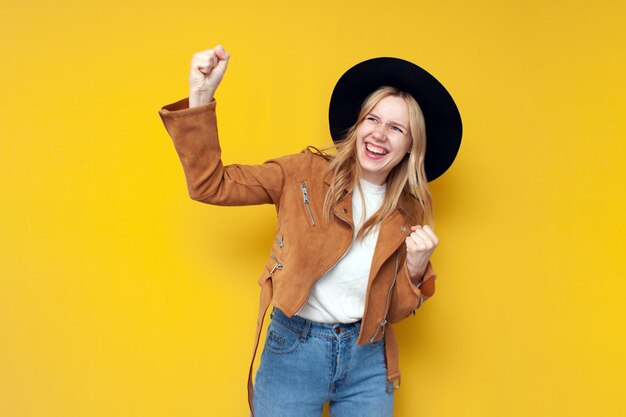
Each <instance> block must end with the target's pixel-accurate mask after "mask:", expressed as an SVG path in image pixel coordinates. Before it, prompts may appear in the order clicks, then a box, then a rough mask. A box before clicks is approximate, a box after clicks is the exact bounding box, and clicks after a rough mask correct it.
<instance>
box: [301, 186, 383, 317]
mask: <svg viewBox="0 0 626 417" xmlns="http://www.w3.org/2000/svg"><path fill="white" fill-rule="evenodd" d="M360 182H361V188H362V189H363V199H364V200H365V207H363V206H362V204H361V196H360V193H359V189H358V187H355V188H354V192H353V194H352V220H353V221H354V226H355V227H354V235H353V240H352V245H351V246H350V249H348V252H347V253H346V254H345V255H344V257H343V258H342V259H341V260H340V261H339V262H337V264H335V266H334V267H333V268H332V269H330V270H329V271H328V272H327V273H326V274H325V275H323V276H322V277H321V278H320V279H319V280H318V281H317V282H316V283H315V284H314V285H313V288H312V289H311V294H310V295H309V299H308V300H307V302H306V304H304V306H303V307H302V308H301V309H300V311H298V313H296V314H297V315H298V316H300V317H302V318H304V319H307V320H311V321H316V322H319V323H354V322H356V321H359V320H361V319H362V318H363V310H364V309H365V292H366V291H367V282H368V279H369V273H370V268H371V266H372V259H373V257H374V249H375V248H376V240H377V239H378V226H377V227H375V228H374V230H372V231H371V232H370V233H369V234H368V235H367V236H365V238H364V239H363V240H356V234H357V232H358V231H359V229H360V228H361V226H362V225H363V223H364V222H365V221H366V220H367V219H368V218H369V217H371V215H372V214H374V213H376V212H377V211H378V209H379V208H380V206H381V205H382V203H383V199H384V197H385V190H386V185H385V184H383V185H376V184H372V183H370V182H367V181H365V180H363V179H361V180H360ZM364 209H365V216H362V213H363V210H364Z"/></svg>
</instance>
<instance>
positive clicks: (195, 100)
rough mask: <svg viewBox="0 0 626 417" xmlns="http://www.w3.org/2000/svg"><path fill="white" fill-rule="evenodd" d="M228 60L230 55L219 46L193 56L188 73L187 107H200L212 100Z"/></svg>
mask: <svg viewBox="0 0 626 417" xmlns="http://www.w3.org/2000/svg"><path fill="white" fill-rule="evenodd" d="M229 59H230V54H229V53H228V52H226V50H225V49H224V47H222V46H221V45H217V46H216V47H215V48H213V49H208V50H206V51H202V52H197V53H195V54H194V55H193V58H192V59H191V71H190V72H189V107H197V106H202V105H205V104H208V103H210V102H211V100H213V95H214V94H215V90H217V87H218V86H219V84H220V82H221V81H222V78H223V77H224V73H225V72H226V67H227V66H228V60H229Z"/></svg>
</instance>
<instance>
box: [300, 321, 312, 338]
mask: <svg viewBox="0 0 626 417" xmlns="http://www.w3.org/2000/svg"><path fill="white" fill-rule="evenodd" d="M310 329H311V320H304V326H302V332H301V333H300V340H301V341H303V342H306V337H307V336H308V335H309V330H310Z"/></svg>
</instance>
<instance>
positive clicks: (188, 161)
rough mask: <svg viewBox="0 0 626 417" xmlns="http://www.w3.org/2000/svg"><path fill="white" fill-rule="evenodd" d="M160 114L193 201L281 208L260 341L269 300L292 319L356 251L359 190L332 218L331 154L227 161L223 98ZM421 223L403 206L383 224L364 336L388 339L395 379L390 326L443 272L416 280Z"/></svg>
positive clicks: (263, 281)
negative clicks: (411, 245) (328, 205)
mask: <svg viewBox="0 0 626 417" xmlns="http://www.w3.org/2000/svg"><path fill="white" fill-rule="evenodd" d="M159 114H160V116H161V118H162V120H163V123H164V124H165V127H166V129H167V131H168V132H169V134H170V136H171V138H172V140H173V142H174V146H175V148H176V151H177V153H178V156H179V158H180V161H181V163H182V165H183V169H184V171H185V176H186V179H187V187H188V190H189V195H190V196H191V198H192V199H194V200H197V201H201V202H204V203H209V204H216V205H225V206H234V205H252V204H274V205H275V206H276V210H277V215H278V223H277V227H276V234H275V239H274V242H273V244H272V247H271V251H270V256H269V259H268V261H267V265H266V266H265V269H264V271H263V273H262V275H261V278H260V281H259V284H260V285H261V287H262V289H263V291H262V297H261V309H260V310H261V311H260V312H259V323H258V324H259V328H258V329H257V342H256V343H258V333H259V332H260V326H262V315H264V313H265V308H266V307H267V304H268V303H270V302H271V304H272V305H274V306H275V307H278V308H279V309H281V310H282V311H283V312H284V313H285V314H286V315H287V316H292V315H293V314H295V313H297V312H298V311H299V310H300V308H301V307H302V306H303V305H304V303H305V302H306V301H307V298H308V296H309V293H310V291H311V287H312V286H313V284H314V283H315V282H316V281H317V280H318V279H319V278H320V277H321V276H322V275H324V273H326V272H327V271H328V270H329V269H331V268H332V267H333V266H334V265H335V264H336V263H337V262H338V261H339V260H340V259H341V258H342V257H343V255H344V254H345V253H346V252H347V251H348V249H349V247H350V245H351V244H352V239H353V229H354V224H353V222H352V198H351V194H348V196H347V197H346V198H345V199H343V200H342V201H341V202H340V203H339V204H338V206H337V207H335V210H334V212H335V213H334V214H335V215H334V218H332V219H331V220H330V221H325V220H324V216H323V205H324V198H325V195H326V191H327V190H328V187H329V175H325V172H326V167H327V165H328V159H327V157H324V156H323V155H321V154H320V153H319V152H315V151H312V150H311V149H312V148H308V149H305V150H303V151H302V152H301V153H299V154H295V155H288V156H284V157H281V158H277V159H273V160H270V161H267V162H265V163H264V164H260V165H228V166H224V165H223V164H222V161H221V149H220V145H219V140H218V132H217V120H216V116H215V101H213V102H211V103H210V104H208V105H205V106H201V107H196V108H193V109H189V108H188V101H187V99H184V100H181V101H179V102H176V103H173V104H170V105H167V106H165V107H163V108H162V109H161V111H160V112H159ZM414 224H416V219H411V218H406V217H405V216H404V215H403V214H402V213H400V211H398V210H396V211H395V212H393V213H392V215H390V216H389V217H388V218H387V219H385V220H384V221H383V222H382V224H381V225H380V229H379V235H378V241H377V244H376V248H375V251H374V258H373V260H372V265H371V270H370V275H369V281H368V288H367V292H366V302H365V310H364V312H363V319H362V324H361V331H360V334H359V338H358V340H357V344H365V343H371V342H373V341H376V340H380V339H381V338H382V337H384V336H385V335H386V336H387V337H386V340H385V341H386V354H387V368H388V373H387V376H388V379H389V380H390V381H391V380H393V379H399V376H400V372H399V368H398V356H397V344H396V341H395V337H394V336H393V332H392V331H391V326H389V324H388V323H394V322H398V321H400V320H402V319H404V318H406V317H407V316H409V315H411V314H412V313H414V312H415V310H416V309H417V308H418V307H419V306H420V304H421V302H422V301H423V299H425V298H429V297H430V296H432V295H433V293H434V291H435V279H434V278H435V272H434V270H433V268H432V266H431V264H430V263H429V264H428V267H427V269H426V272H425V274H424V276H423V277H421V278H420V279H419V280H417V282H418V285H416V283H414V282H413V281H412V280H411V279H410V277H409V273H408V269H407V267H406V263H405V259H406V247H405V244H404V240H405V239H406V237H407V236H408V235H409V234H410V233H411V226H412V225H414ZM264 304H265V305H264ZM255 351H256V347H255Z"/></svg>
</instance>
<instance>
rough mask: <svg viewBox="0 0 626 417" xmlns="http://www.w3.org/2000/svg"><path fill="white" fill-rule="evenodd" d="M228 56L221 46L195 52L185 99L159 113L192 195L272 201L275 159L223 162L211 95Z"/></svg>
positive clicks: (233, 201) (278, 177) (221, 200)
mask: <svg viewBox="0 0 626 417" xmlns="http://www.w3.org/2000/svg"><path fill="white" fill-rule="evenodd" d="M229 58H230V56H229V54H228V53H227V52H226V51H225V50H224V48H222V47H221V46H217V47H215V48H214V49H210V50H207V51H203V52H199V53H197V54H195V55H194V57H193V59H192V61H191V72H190V75H189V86H190V92H189V98H188V99H184V100H180V101H178V102H176V103H173V104H170V105H167V106H164V107H163V108H162V109H161V110H160V111H159V115H160V116H161V119H162V120H163V123H164V125H165V128H166V129H167V131H168V133H169V134H170V136H171V138H172V141H173V142H174V147H175V148H176V152H177V153H178V157H179V158H180V161H181V164H182V166H183V170H184V171H185V178H186V180H187V188H188V190H189V195H190V197H191V198H192V199H194V200H197V201H201V202H204V203H209V204H216V205H251V204H276V203H278V201H279V199H280V195H281V193H282V188H283V181H284V174H283V170H282V168H281V167H280V165H279V164H278V163H275V162H268V163H265V164H262V165H228V166H224V165H223V164H222V160H221V148H220V144H219V139H218V133H217V119H216V116H215V106H216V103H215V100H213V95H214V94H215V90H216V89H217V87H218V85H219V84H220V82H221V80H222V77H223V76H224V73H225V71H226V67H227V65H228V59H229Z"/></svg>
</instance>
